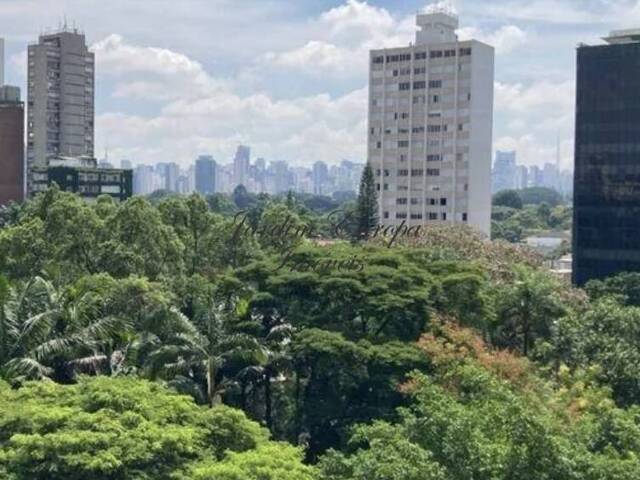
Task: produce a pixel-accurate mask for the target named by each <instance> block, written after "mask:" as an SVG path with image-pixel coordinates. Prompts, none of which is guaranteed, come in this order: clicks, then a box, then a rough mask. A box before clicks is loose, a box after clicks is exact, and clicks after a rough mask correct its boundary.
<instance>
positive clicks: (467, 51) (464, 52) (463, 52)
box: [460, 48, 471, 57]
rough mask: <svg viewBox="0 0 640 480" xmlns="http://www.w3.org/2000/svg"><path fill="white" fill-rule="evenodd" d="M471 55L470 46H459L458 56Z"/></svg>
mask: <svg viewBox="0 0 640 480" xmlns="http://www.w3.org/2000/svg"><path fill="white" fill-rule="evenodd" d="M469 55H471V49H470V48H461V49H460V56H461V57H467V56H469Z"/></svg>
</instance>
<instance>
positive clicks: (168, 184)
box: [156, 162, 180, 192]
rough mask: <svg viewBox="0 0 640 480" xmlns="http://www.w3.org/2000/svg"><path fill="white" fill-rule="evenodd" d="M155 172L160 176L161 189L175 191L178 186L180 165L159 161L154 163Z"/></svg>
mask: <svg viewBox="0 0 640 480" xmlns="http://www.w3.org/2000/svg"><path fill="white" fill-rule="evenodd" d="M156 172H158V174H159V175H160V177H162V189H163V190H167V191H169V192H176V191H177V188H178V177H179V176H180V167H179V166H178V164H177V163H174V162H168V163H165V162H161V163H158V164H156Z"/></svg>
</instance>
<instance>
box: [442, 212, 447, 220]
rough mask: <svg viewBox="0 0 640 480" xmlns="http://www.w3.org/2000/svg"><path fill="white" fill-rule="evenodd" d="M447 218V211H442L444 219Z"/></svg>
mask: <svg viewBox="0 0 640 480" xmlns="http://www.w3.org/2000/svg"><path fill="white" fill-rule="evenodd" d="M446 219H447V212H442V220H446Z"/></svg>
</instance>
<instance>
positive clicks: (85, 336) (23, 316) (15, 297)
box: [0, 277, 127, 382]
mask: <svg viewBox="0 0 640 480" xmlns="http://www.w3.org/2000/svg"><path fill="white" fill-rule="evenodd" d="M85 299H86V297H80V298H77V299H71V298H70V297H69V293H68V291H64V290H62V291H61V290H57V289H56V288H55V287H54V286H53V285H52V284H51V283H50V282H48V281H46V280H44V279H42V278H40V277H36V278H34V279H33V280H32V281H30V282H28V283H27V284H26V285H25V286H24V287H22V288H14V289H11V290H10V291H9V295H8V298H7V300H6V301H5V302H4V305H3V314H2V315H0V321H1V322H2V325H1V326H0V331H1V332H2V334H1V335H2V338H1V339H0V340H1V341H2V343H3V348H2V353H3V357H2V358H0V374H1V376H2V377H4V378H5V379H9V380H11V381H13V382H22V381H24V380H29V379H42V378H52V379H54V380H57V381H60V382H69V381H72V380H73V377H74V374H75V369H76V367H77V366H78V365H79V364H80V363H81V362H82V359H83V358H84V357H86V356H87V355H91V354H92V352H94V351H95V348H96V347H97V346H98V345H100V344H101V342H105V341H108V339H109V338H110V337H111V336H113V335H116V334H117V333H118V332H119V331H122V330H124V329H126V328H127V323H126V321H124V320H123V319H121V318H117V317H111V316H107V317H101V318H95V317H94V316H92V315H91V313H92V312H91V311H90V310H88V309H86V308H83V307H84V306H83V303H84V301H85Z"/></svg>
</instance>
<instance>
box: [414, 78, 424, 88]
mask: <svg viewBox="0 0 640 480" xmlns="http://www.w3.org/2000/svg"><path fill="white" fill-rule="evenodd" d="M426 86H427V82H424V81H422V80H420V81H417V82H413V89H414V90H421V89H423V88H424V87H426Z"/></svg>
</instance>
